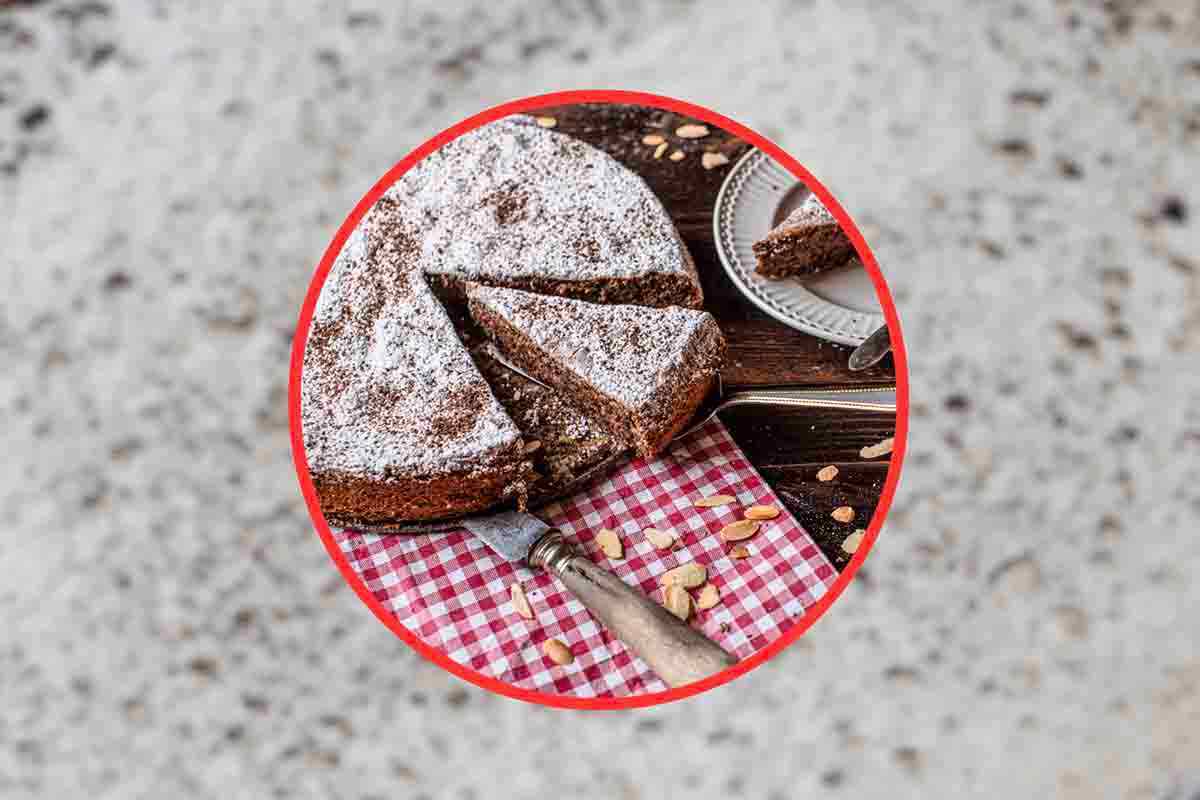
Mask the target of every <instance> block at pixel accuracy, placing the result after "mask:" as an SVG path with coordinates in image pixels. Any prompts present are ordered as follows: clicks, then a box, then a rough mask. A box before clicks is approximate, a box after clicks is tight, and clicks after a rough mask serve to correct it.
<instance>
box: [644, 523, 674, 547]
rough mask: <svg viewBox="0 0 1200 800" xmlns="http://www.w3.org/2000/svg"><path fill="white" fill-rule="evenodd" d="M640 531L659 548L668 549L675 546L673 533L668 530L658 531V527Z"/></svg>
mask: <svg viewBox="0 0 1200 800" xmlns="http://www.w3.org/2000/svg"><path fill="white" fill-rule="evenodd" d="M642 533H643V534H644V535H645V536H646V538H647V539H648V540H650V544H652V545H654V546H655V547H657V548H658V549H659V550H670V549H671V548H672V547H674V546H675V534H673V533H671V532H670V531H660V530H659V529H658V528H646V530H644V531H642Z"/></svg>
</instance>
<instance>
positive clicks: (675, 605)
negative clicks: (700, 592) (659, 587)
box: [663, 584, 692, 622]
mask: <svg viewBox="0 0 1200 800" xmlns="http://www.w3.org/2000/svg"><path fill="white" fill-rule="evenodd" d="M663 605H664V606H666V607H667V611H670V612H671V613H672V614H674V615H675V616H677V617H679V618H680V619H681V620H684V621H685V622H686V621H687V618H688V617H690V616H691V615H692V596H691V595H690V594H688V593H687V589H685V588H683V587H682V586H677V585H675V584H672V585H670V586H668V587H666V588H665V589H663Z"/></svg>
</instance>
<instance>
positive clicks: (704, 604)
mask: <svg viewBox="0 0 1200 800" xmlns="http://www.w3.org/2000/svg"><path fill="white" fill-rule="evenodd" d="M720 600H721V593H720V592H718V591H717V587H715V586H713V585H712V584H711V583H706V584H704V586H703V587H701V589H700V594H698V595H697V596H696V608H698V609H700V610H701V611H707V610H708V609H710V608H712V607H713V606H715V605H716V604H717V603H718V602H720Z"/></svg>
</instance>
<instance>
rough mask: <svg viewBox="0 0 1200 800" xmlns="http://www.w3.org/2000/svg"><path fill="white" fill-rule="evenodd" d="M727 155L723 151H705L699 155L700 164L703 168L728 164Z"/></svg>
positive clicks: (713, 167) (714, 167)
mask: <svg viewBox="0 0 1200 800" xmlns="http://www.w3.org/2000/svg"><path fill="white" fill-rule="evenodd" d="M728 163H729V156H727V155H725V154H724V153H705V154H704V155H702V156H700V166H702V167H704V168H705V169H716V168H717V167H719V166H721V165H723V164H728Z"/></svg>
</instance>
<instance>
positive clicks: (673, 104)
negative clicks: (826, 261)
mask: <svg viewBox="0 0 1200 800" xmlns="http://www.w3.org/2000/svg"><path fill="white" fill-rule="evenodd" d="M568 103H636V104H639V105H648V106H654V107H657V108H663V109H666V110H668V111H674V112H676V113H679V114H683V115H685V116H689V117H693V118H695V119H701V120H704V121H705V122H709V123H711V124H713V125H715V126H716V127H718V128H722V129H724V130H726V131H729V132H731V133H733V134H734V135H736V136H739V137H741V138H742V139H744V140H746V141H747V142H750V143H751V144H752V145H754V146H755V147H757V148H759V149H760V150H763V151H765V152H766V153H768V154H769V155H770V156H771V157H772V158H774V159H775V160H776V161H778V162H779V163H780V164H783V165H784V166H785V167H786V168H787V169H788V171H790V172H791V173H792V174H793V175H795V176H796V178H797V179H798V180H800V181H802V182H803V183H804V184H805V185H806V186H808V188H809V189H811V190H812V191H813V192H814V193H815V194H816V195H817V196H818V197H819V198H820V199H821V202H822V203H824V204H825V206H826V208H828V209H829V210H830V211H831V212H832V213H833V215H834V216H835V217H836V218H837V220H838V222H839V223H840V224H841V226H842V229H843V230H845V231H846V232H847V233H848V234H849V236H850V239H851V241H852V242H853V243H854V247H855V249H856V250H857V251H858V254H859V257H860V258H861V260H862V262H863V265H864V266H865V267H866V270H867V273H868V274H869V275H870V276H871V282H872V283H873V284H874V285H875V292H876V294H877V295H878V297H879V301H880V304H881V305H882V307H883V315H884V319H885V320H886V321H887V325H888V328H889V330H890V331H891V338H892V351H893V356H894V358H895V364H896V376H897V383H896V444H895V448H894V450H893V452H892V459H891V463H890V465H889V467H888V474H887V479H886V480H885V481H884V485H883V493H882V495H881V497H880V500H879V504H878V505H877V506H876V509H875V514H874V515H873V516H872V518H871V522H870V524H869V525H868V527H867V533H866V536H865V537H864V539H863V542H862V544H861V545H860V547H859V548H858V551H857V552H856V553H855V555H854V557H853V558H852V559H851V560H850V563H849V564H848V565H846V568H845V569H844V570H843V571H842V573H841V574H840V575H839V576H838V579H837V580H836V581H835V582H834V584H833V586H832V587H830V588H829V590H828V591H827V592H826V593H825V594H824V595H822V596H821V598H820V599H819V600H818V601H817V602H816V603H815V604H814V605H813V607H812V608H811V609H809V612H808V613H807V614H805V615H804V616H803V617H801V618H800V620H799V621H798V622H797V623H796V624H795V625H793V626H792V627H791V628H790V629H789V630H787V631H786V632H785V633H784V634H783V635H782V636H780V637H779V638H778V639H777V640H775V641H774V642H772V643H771V644H769V645H768V646H766V647H764V648H763V649H762V650H759V651H757V652H756V653H754V655H752V656H749V657H748V658H746V659H743V660H742V661H739V662H738V663H737V664H735V665H734V666H732V667H730V668H729V669H727V670H725V671H723V672H721V673H718V674H717V675H713V676H712V677H710V678H706V679H705V680H702V681H697V682H696V683H691V684H688V685H686V686H682V687H679V688H676V689H670V690H667V691H664V692H653V693H649V694H641V695H632V696H629V697H595V698H583V697H572V696H570V695H557V694H547V693H544V692H539V691H536V690H533V689H520V688H518V687H516V686H513V685H511V684H507V683H504V682H503V681H499V680H496V679H495V678H489V677H487V676H486V675H484V674H482V673H480V672H476V671H475V670H473V669H470V668H468V667H466V666H463V665H462V664H459V663H457V662H455V661H453V660H451V659H450V657H449V656H447V655H446V654H445V653H442V652H441V651H439V650H436V649H434V648H432V647H430V646H429V645H427V644H425V643H424V642H423V641H421V639H420V638H419V637H417V636H416V635H415V634H413V633H412V632H411V631H409V630H408V629H407V628H405V627H404V626H403V625H402V624H401V623H400V621H399V619H397V618H396V617H395V616H394V615H393V614H392V613H391V612H390V611H388V610H387V609H386V608H384V607H383V604H382V603H380V602H379V601H378V600H376V599H375V597H374V596H373V595H372V594H371V592H370V590H369V589H368V588H367V586H366V584H365V583H363V581H362V579H361V578H360V577H359V576H358V573H356V572H355V571H354V570H353V568H352V567H351V566H350V563H349V561H348V560H347V559H346V556H345V555H344V554H343V553H342V551H341V549H340V548H339V547H338V545H337V543H336V542H335V541H334V539H333V534H332V532H331V531H330V529H329V524H328V523H327V522H326V521H325V517H324V515H323V514H322V513H321V507H320V505H319V503H318V502H317V493H316V489H315V487H314V486H313V482H312V477H311V475H310V474H309V469H308V460H307V458H306V456H305V453H304V438H303V435H302V430H301V423H300V373H301V367H302V365H303V363H304V344H305V342H306V341H307V339H308V329H309V326H310V324H311V322H312V315H313V308H314V307H315V305H316V302H317V296H318V295H319V294H320V292H321V287H322V286H323V285H324V283H325V278H326V276H327V275H328V274H329V270H330V267H331V266H332V265H333V261H334V259H335V258H336V256H337V254H338V253H339V252H340V251H341V249H342V245H343V244H344V243H345V241H346V238H347V237H348V236H349V235H350V233H351V232H352V231H353V230H354V228H355V226H356V225H358V222H359V220H360V219H362V217H363V215H364V214H366V212H367V210H368V209H369V208H370V207H371V206H372V205H374V204H375V201H376V200H378V199H379V197H380V196H381V195H383V193H384V192H385V191H386V190H387V188H388V187H389V186H391V185H392V184H393V183H395V182H396V180H397V179H399V178H400V176H401V175H403V174H404V173H405V172H407V171H408V170H409V169H410V168H411V167H412V166H413V165H414V164H416V163H417V162H418V161H420V160H421V159H422V158H424V157H425V156H427V155H429V154H430V153H431V152H433V151H434V150H436V149H437V148H439V147H441V146H442V145H444V144H446V143H447V142H449V141H451V140H453V139H456V138H457V137H459V136H462V135H463V134H464V133H467V132H468V131H471V130H474V129H475V128H478V127H479V126H481V125H484V124H486V123H488V122H491V121H493V120H495V119H498V118H500V117H504V116H507V115H509V114H515V113H519V112H524V111H532V110H535V109H538V108H544V107H546V106H555V105H563V104H568ZM288 422H289V425H290V428H291V437H292V458H293V460H294V461H295V464H296V473H297V475H298V477H299V479H300V488H301V491H302V492H303V493H304V500H305V502H306V503H307V505H308V511H309V514H310V515H311V516H312V520H313V524H314V525H315V526H316V529H317V533H318V534H320V536H321V541H322V542H324V543H325V549H326V550H328V551H329V555H330V556H331V557H332V558H333V560H334V563H336V564H337V566H338V569H339V570H341V573H342V575H343V576H344V577H345V579H346V582H347V583H349V584H350V586H351V588H353V589H354V591H355V592H356V593H357V594H358V596H359V598H360V599H361V600H362V601H363V602H364V603H366V605H367V607H368V608H370V609H371V611H372V612H374V614H375V616H376V617H378V618H379V620H380V621H381V622H382V623H383V624H384V625H386V626H387V627H388V628H389V629H391V631H392V632H393V633H395V634H396V635H397V636H399V637H400V638H401V639H403V640H404V641H405V642H406V643H407V644H408V645H409V646H410V647H412V648H413V649H414V650H416V651H417V652H418V653H420V654H421V655H422V656H424V657H425V658H427V659H429V660H430V661H432V662H434V663H435V664H437V665H438V666H440V667H442V668H443V669H445V670H447V671H449V672H451V673H453V674H455V675H457V676H458V677H460V678H462V679H464V680H467V681H470V682H471V683H473V684H475V685H477V686H481V687H483V688H484V689H490V690H491V691H493V692H496V693H498V694H502V695H506V696H508V697H513V698H516V699H518V700H525V701H527V702H531V703H538V704H540V705H544V706H553V707H558V708H576V709H626V708H643V707H646V706H651V705H657V704H659V703H668V702H671V701H673V700H681V699H683V698H685V697H691V696H692V695H695V694H699V693H700V692H703V691H706V690H708V689H712V688H714V687H716V686H720V685H722V684H725V683H728V682H729V681H731V680H733V679H734V678H736V677H738V676H739V675H743V674H745V673H747V672H749V671H750V670H752V669H754V668H755V667H757V666H758V665H759V664H762V663H763V662H764V661H766V660H767V659H768V658H771V657H772V656H774V655H776V654H778V653H779V652H780V651H782V650H783V648H785V647H787V646H788V645H789V644H791V643H792V642H794V641H796V639H798V638H800V636H801V634H803V633H804V632H805V631H806V630H808V629H809V628H810V627H811V626H812V625H813V623H815V622H816V621H817V620H818V619H820V617H821V616H822V615H823V614H824V613H825V611H826V610H827V609H828V608H829V606H831V605H832V604H833V602H834V601H835V600H836V599H837V598H838V595H840V594H841V593H842V591H843V590H844V589H845V588H846V586H847V585H848V584H849V583H850V581H851V580H853V578H854V574H855V573H856V572H858V569H859V567H861V566H862V563H863V561H864V560H865V559H866V557H867V554H868V553H869V552H870V550H871V547H872V546H873V545H874V544H875V540H876V538H877V537H878V536H879V529H880V527H882V525H883V519H884V517H885V516H887V512H888V509H889V508H890V507H891V504H892V499H893V497H894V496H895V494H896V486H897V484H898V482H899V480H900V468H901V466H902V465H903V463H904V449H905V444H906V440H907V438H908V359H907V356H906V354H905V350H904V339H903V337H902V336H901V333H900V319H899V317H898V316H897V314H896V307H895V304H894V302H893V301H892V296H891V293H890V292H889V291H888V288H887V283H886V282H885V281H884V279H883V275H882V273H880V271H879V264H878V263H876V261H875V256H874V255H873V254H872V253H871V250H870V248H868V247H867V243H866V241H865V240H864V239H863V236H862V234H861V233H860V232H859V230H858V228H857V227H855V225H854V221H853V220H851V219H850V216H849V215H848V214H847V213H846V211H845V209H843V208H842V207H841V205H839V204H838V202H837V200H835V199H834V198H833V196H832V195H830V194H829V191H828V190H827V189H826V188H825V187H824V186H822V185H821V183H820V182H819V181H818V180H817V179H816V178H814V177H813V176H812V175H811V174H810V173H809V172H808V170H806V169H805V168H804V167H802V166H801V165H800V164H799V162H797V161H796V159H794V158H792V157H791V156H789V155H788V154H787V153H785V152H784V151H783V149H782V148H780V147H779V146H778V145H776V144H775V143H773V142H771V141H770V140H768V139H767V138H765V137H764V136H762V135H761V134H758V133H756V132H754V131H752V130H750V129H749V128H747V127H746V126H745V125H741V124H739V123H737V122H735V121H734V120H732V119H729V118H728V117H725V116H722V115H721V114H718V113H716V112H715V111H710V110H709V109H707V108H703V107H702V106H698V105H694V104H692V103H687V102H684V101H682V100H676V99H674V98H671V97H664V96H662V95H656V94H649V93H647V92H631V91H614V90H586V91H565V92H551V93H549V94H542V95H535V96H533V97H526V98H522V99H519V100H513V101H511V102H507V103H502V104H500V105H498V106H494V107H492V108H489V109H487V110H486V111H481V112H480V113H478V114H475V115H474V116H472V117H468V118H467V119H465V120H463V121H462V122H459V123H458V124H457V125H453V126H451V127H450V128H447V129H446V130H444V131H442V132H441V133H439V134H438V135H436V136H434V137H433V138H432V139H430V140H429V141H427V142H425V143H424V144H422V145H421V146H420V147H418V148H417V149H416V150H413V151H412V152H411V153H409V154H408V155H407V156H405V157H404V159H403V160H401V161H400V163H398V164H396V165H395V166H394V167H392V168H391V169H390V170H388V171H387V173H386V174H385V175H384V176H383V177H382V178H380V179H379V180H378V181H377V182H376V183H375V185H374V186H372V187H371V190H370V191H368V192H367V194H366V195H365V196H364V197H363V198H362V199H361V200H359V201H358V204H357V205H356V206H355V207H354V210H353V211H351V212H350V216H348V217H347V218H346V221H345V222H343V223H342V225H341V227H340V228H338V232H337V235H336V236H334V237H333V241H332V242H331V243H330V244H329V247H328V248H326V250H325V254H324V256H322V258H321V263H320V264H319V265H318V267H317V271H316V274H315V275H314V276H313V279H312V282H311V283H310V284H309V287H308V293H307V294H306V295H305V298H304V305H303V306H302V307H301V309H300V320H299V323H298V324H297V326H296V335H295V339H294V340H293V342H292V358H291V374H290V379H289V383H288Z"/></svg>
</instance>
